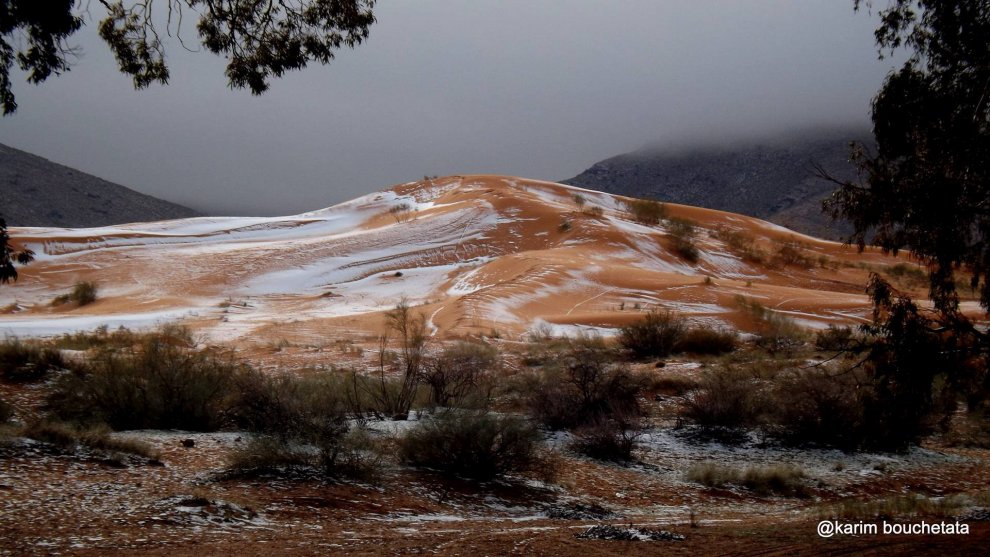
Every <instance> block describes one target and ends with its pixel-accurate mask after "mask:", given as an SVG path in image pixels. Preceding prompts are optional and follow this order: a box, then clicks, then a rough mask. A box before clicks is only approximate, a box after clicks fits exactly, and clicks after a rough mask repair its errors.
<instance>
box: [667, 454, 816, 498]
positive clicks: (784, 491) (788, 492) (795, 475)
mask: <svg viewBox="0 0 990 557" xmlns="http://www.w3.org/2000/svg"><path fill="white" fill-rule="evenodd" d="M686 477H687V479H688V480H689V481H692V482H695V483H699V484H701V485H703V486H705V487H711V488H718V489H722V488H726V487H729V486H738V487H742V488H745V489H747V490H749V491H752V492H753V493H755V494H757V495H761V496H770V495H780V496H785V497H806V496H808V495H809V490H808V487H807V486H806V485H805V483H804V479H805V478H806V474H805V473H804V471H803V470H802V469H800V468H798V467H796V466H793V465H785V464H776V465H772V466H750V467H748V468H746V469H744V470H740V469H738V468H730V467H727V466H722V465H719V464H715V463H712V462H706V463H702V464H697V465H695V466H692V467H691V468H690V469H689V470H688V471H687V474H686Z"/></svg>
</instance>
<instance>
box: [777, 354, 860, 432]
mask: <svg viewBox="0 0 990 557" xmlns="http://www.w3.org/2000/svg"><path fill="white" fill-rule="evenodd" d="M862 380H863V378H862V377H860V376H859V374H855V373H852V372H844V373H835V372H829V371H826V370H806V371H798V372H795V373H793V374H792V375H791V376H790V377H782V378H778V380H777V381H776V382H775V386H774V388H773V389H772V391H771V393H770V395H769V396H770V397H771V399H770V401H769V403H768V405H767V406H768V408H769V412H770V418H769V419H770V421H771V422H772V424H773V426H772V427H773V428H774V433H775V434H776V435H777V436H778V437H780V438H781V439H782V440H784V441H786V442H788V443H791V444H809V443H810V444H817V445H826V446H832V447H838V448H841V449H846V450H851V449H856V448H858V447H859V446H860V445H861V444H862V443H863V441H864V440H863V433H864V431H863V410H864V407H863V394H864V393H863V391H862V389H861V387H860V385H862V384H863V383H862Z"/></svg>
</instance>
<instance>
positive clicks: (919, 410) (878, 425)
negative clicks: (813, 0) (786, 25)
mask: <svg viewBox="0 0 990 557" xmlns="http://www.w3.org/2000/svg"><path fill="white" fill-rule="evenodd" d="M854 3H855V8H856V9H862V8H864V7H866V8H868V9H871V10H872V9H873V8H874V6H873V5H872V2H870V1H869V0H854ZM879 16H880V25H879V27H878V28H877V30H876V32H875V37H876V43H877V46H878V50H879V54H880V57H881V58H883V57H886V56H890V55H892V54H893V53H895V52H898V51H906V53H907V59H906V60H905V61H904V63H903V64H902V65H901V66H900V68H899V69H897V70H895V71H892V72H891V73H890V74H889V75H888V76H887V77H886V79H885V81H884V83H883V85H882V87H881V89H880V90H879V92H878V93H877V95H876V96H875V97H874V99H873V106H872V120H873V133H874V137H875V140H876V150H875V152H873V151H870V150H869V149H867V148H866V147H864V146H862V145H859V146H856V147H854V151H853V158H854V160H855V162H857V163H858V166H859V169H860V178H861V179H860V180H859V181H857V182H852V181H850V182H844V183H840V188H839V189H838V191H836V192H835V193H834V194H833V196H832V198H831V199H830V200H829V201H828V202H827V203H826V208H827V209H828V210H830V211H831V213H832V214H833V216H836V217H845V218H846V219H848V220H849V221H850V222H852V223H853V225H854V227H855V232H854V234H853V235H852V237H851V238H850V240H851V241H852V242H854V243H856V244H858V245H859V247H860V249H862V248H864V247H865V246H866V245H867V244H872V245H876V246H879V247H880V248H882V249H883V250H884V251H885V252H887V253H895V254H896V253H897V252H898V251H900V250H910V251H911V254H912V256H913V257H915V258H917V259H918V260H919V261H921V262H922V263H923V264H925V265H926V266H927V270H928V278H929V298H930V299H931V301H932V303H933V306H934V307H933V310H932V311H929V310H925V309H923V308H921V307H919V306H918V305H917V304H915V303H914V302H913V301H911V300H910V298H908V297H907V296H905V295H903V294H901V293H899V292H897V291H896V290H894V289H893V288H892V287H891V286H890V284H888V283H887V282H885V281H884V280H883V279H882V278H881V277H880V276H879V275H876V274H874V275H873V276H872V277H871V279H870V285H869V287H868V289H867V292H868V293H869V294H870V296H871V298H872V299H873V304H874V316H873V324H872V325H870V326H867V327H865V328H864V330H865V332H867V333H869V337H870V339H871V348H870V352H869V356H868V358H867V360H866V362H865V363H866V365H867V366H868V369H870V370H871V377H872V385H871V393H870V398H869V400H868V401H867V402H868V404H867V406H866V408H865V410H866V416H865V417H864V418H865V420H866V422H867V423H869V424H871V427H873V428H874V429H875V431H874V435H873V440H872V442H871V444H873V445H874V446H879V447H881V448H901V447H903V446H904V445H906V444H907V443H910V442H913V441H916V440H917V438H918V437H919V436H920V435H922V434H923V433H924V432H925V431H926V430H927V429H928V427H930V426H931V425H932V422H933V421H934V419H936V418H941V419H943V425H945V423H947V422H946V421H945V420H947V418H948V416H949V415H951V412H952V410H953V409H954V407H955V401H956V400H957V399H958V397H959V396H960V395H965V396H966V397H967V400H968V401H969V403H970V405H971V407H972V406H973V405H974V403H976V402H978V401H980V400H986V399H987V397H986V394H987V393H988V392H990V390H988V387H990V377H988V373H987V360H988V354H990V340H988V335H987V333H986V332H985V331H983V330H982V329H981V328H979V327H977V326H974V324H973V323H972V322H971V320H970V319H969V318H967V317H966V316H965V315H964V314H963V313H962V311H961V310H960V300H959V291H958V288H959V286H958V283H957V281H956V278H957V277H958V276H963V277H966V278H967V279H968V286H969V288H971V289H973V291H975V292H978V293H979V299H980V304H981V306H982V307H983V309H984V310H985V311H987V314H988V315H990V283H988V279H990V0H889V1H888V2H886V4H885V7H883V8H880V9H879ZM963 287H964V288H965V286H963Z"/></svg>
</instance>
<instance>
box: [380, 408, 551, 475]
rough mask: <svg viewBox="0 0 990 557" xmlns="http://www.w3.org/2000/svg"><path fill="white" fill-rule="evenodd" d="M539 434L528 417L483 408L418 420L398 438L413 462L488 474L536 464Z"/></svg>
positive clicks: (401, 449) (407, 458) (449, 471)
mask: <svg viewBox="0 0 990 557" xmlns="http://www.w3.org/2000/svg"><path fill="white" fill-rule="evenodd" d="M539 449H540V434H539V432H538V431H537V430H536V428H535V427H533V426H532V424H530V423H529V422H527V421H526V420H525V419H523V418H520V417H517V416H506V415H497V414H493V413H490V412H486V411H478V410H448V411H445V412H440V413H439V414H436V415H431V416H429V417H426V418H424V419H423V420H421V421H419V422H418V423H417V424H416V425H415V426H414V427H413V428H411V429H410V430H409V431H408V432H407V433H406V435H405V436H403V437H401V438H400V439H399V456H400V458H401V459H402V461H403V462H406V463H408V464H410V465H413V466H416V467H421V468H428V469H431V470H436V471H438V472H441V473H444V474H449V475H454V476H464V477H469V478H473V479H479V480H488V479H492V478H496V477H498V476H502V475H504V474H507V473H510V472H522V471H527V470H530V469H532V468H533V466H534V463H535V461H536V460H537V457H538V452H539Z"/></svg>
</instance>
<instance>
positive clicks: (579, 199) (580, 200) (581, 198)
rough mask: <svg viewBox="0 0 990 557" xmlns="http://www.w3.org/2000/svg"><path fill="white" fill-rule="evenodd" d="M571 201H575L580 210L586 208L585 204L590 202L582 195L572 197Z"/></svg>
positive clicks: (577, 194)
mask: <svg viewBox="0 0 990 557" xmlns="http://www.w3.org/2000/svg"><path fill="white" fill-rule="evenodd" d="M571 199H573V200H574V204H575V205H577V206H578V208H579V209H580V208H581V207H584V204H585V203H587V202H588V200H587V199H586V198H585V197H584V196H583V195H581V194H580V193H575V194H573V195H571Z"/></svg>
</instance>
